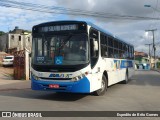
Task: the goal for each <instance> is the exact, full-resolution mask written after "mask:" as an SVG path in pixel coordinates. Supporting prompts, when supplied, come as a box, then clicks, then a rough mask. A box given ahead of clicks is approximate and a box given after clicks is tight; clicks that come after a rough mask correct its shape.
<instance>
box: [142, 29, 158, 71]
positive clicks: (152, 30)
mask: <svg viewBox="0 0 160 120" xmlns="http://www.w3.org/2000/svg"><path fill="white" fill-rule="evenodd" d="M156 30H157V29H151V30H145V31H146V32H152V34H153V50H154V64H155V65H154V68H155V69H156V47H155V38H154V32H155V31H156Z"/></svg>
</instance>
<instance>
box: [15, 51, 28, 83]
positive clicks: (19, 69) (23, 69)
mask: <svg viewBox="0 0 160 120" xmlns="http://www.w3.org/2000/svg"><path fill="white" fill-rule="evenodd" d="M13 66H14V79H16V80H21V79H25V80H29V71H30V70H29V69H30V61H29V51H28V50H27V49H25V50H21V51H16V52H14V62H13Z"/></svg>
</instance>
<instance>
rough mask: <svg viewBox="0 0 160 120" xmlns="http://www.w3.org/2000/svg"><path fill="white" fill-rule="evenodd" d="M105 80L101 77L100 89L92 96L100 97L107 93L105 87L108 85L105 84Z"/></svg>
mask: <svg viewBox="0 0 160 120" xmlns="http://www.w3.org/2000/svg"><path fill="white" fill-rule="evenodd" d="M107 82H108V81H107V79H106V77H105V76H104V75H103V76H102V83H101V88H100V89H99V90H97V91H95V92H94V95H96V96H102V95H104V94H105V93H106V91H107V86H108V83H107Z"/></svg>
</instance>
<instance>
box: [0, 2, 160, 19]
mask: <svg viewBox="0 0 160 120" xmlns="http://www.w3.org/2000/svg"><path fill="white" fill-rule="evenodd" d="M0 6H2V7H9V8H18V9H24V10H31V11H38V12H45V13H55V14H69V15H74V16H75V15H84V16H91V17H98V18H112V19H127V20H160V18H154V17H143V16H131V15H117V14H112V13H102V12H92V11H85V10H80V9H71V8H64V7H56V6H44V5H40V4H33V3H26V2H17V1H10V0H0Z"/></svg>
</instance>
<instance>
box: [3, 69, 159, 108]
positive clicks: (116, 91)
mask: <svg viewBox="0 0 160 120" xmlns="http://www.w3.org/2000/svg"><path fill="white" fill-rule="evenodd" d="M0 81H2V80H0ZM17 84H18V85H17ZM29 84H30V81H29V82H24V81H23V82H22V81H20V82H17V83H10V82H8V83H7V82H6V84H3V85H0V88H2V87H3V89H0V111H4V110H5V111H16V110H18V111H21V110H22V111H39V110H44V111H93V110H97V111H160V92H159V91H160V73H158V72H155V71H137V72H136V75H135V76H134V77H133V78H132V80H131V81H130V82H129V84H127V85H124V84H116V85H113V86H111V87H109V89H108V91H107V93H106V94H105V95H104V96H98V97H97V96H94V95H90V94H57V93H52V92H43V91H42V92H40V91H32V90H31V89H30V88H29V87H30V86H29ZM16 85H17V86H16ZM14 86H16V87H18V86H20V88H21V89H20V90H17V89H13V88H14ZM22 86H23V87H22ZM5 87H6V88H8V89H4V88H5ZM10 87H12V89H9V88H10Z"/></svg>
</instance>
